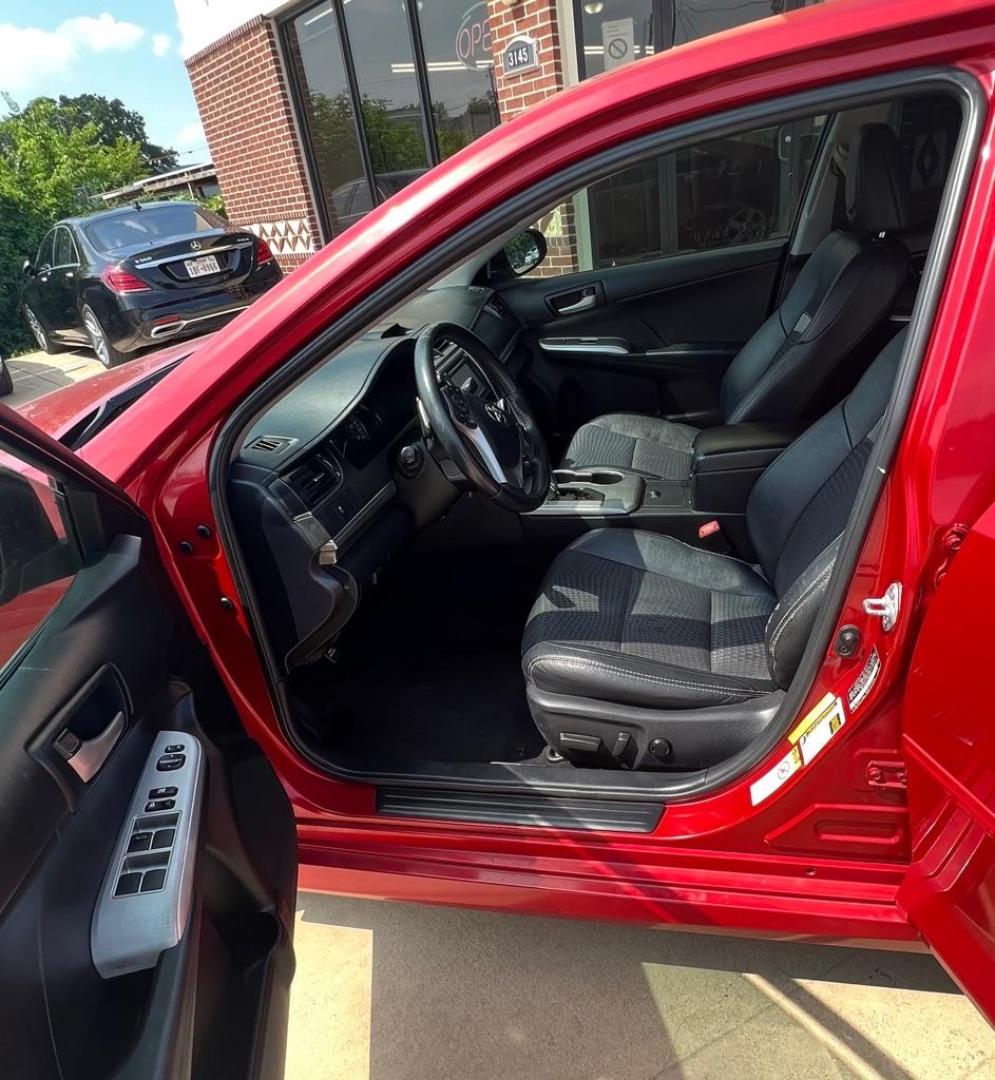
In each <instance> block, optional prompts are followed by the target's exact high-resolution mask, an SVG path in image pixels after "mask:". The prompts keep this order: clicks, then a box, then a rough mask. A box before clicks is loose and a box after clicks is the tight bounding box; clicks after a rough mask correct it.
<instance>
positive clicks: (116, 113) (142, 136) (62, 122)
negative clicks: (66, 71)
mask: <svg viewBox="0 0 995 1080" xmlns="http://www.w3.org/2000/svg"><path fill="white" fill-rule="evenodd" d="M35 110H42V111H43V112H44V113H45V115H46V116H49V117H50V118H51V119H52V121H53V122H54V123H56V124H57V125H58V126H59V127H60V128H62V129H63V130H64V131H67V132H68V131H70V130H73V129H76V128H85V127H87V125H89V124H93V125H94V127H95V128H96V129H97V139H98V141H99V142H101V143H102V144H103V145H104V146H107V147H113V146H115V145H116V144H117V142H118V141H119V140H120V139H124V140H125V141H127V142H133V143H138V146H139V150H140V153H141V158H142V166H143V168H144V170H145V175H146V176H154V175H156V174H157V173H163V172H169V171H170V170H171V169H175V168H177V167H178V166H179V159H178V157H177V154H176V151H175V150H172V149H169V148H167V147H163V146H158V145H157V144H156V143H153V142H149V137H148V133H147V132H146V130H145V119H144V117H143V116H142V114H141V113H139V112H136V111H135V110H134V109H127V108H125V105H124V102H123V101H122V100H121V99H120V98H106V97H104V96H103V95H101V94H78V95H76V97H68V96H67V95H66V94H60V95H59V97H58V100H56V99H54V98H49V97H38V98H35V99H34V100H33V101H30V102H28V104H27V105H26V106H25V107H24V109H23V110H17V109H15V110H14V111H20V112H21V115H22V116H30V115H31V114H32V113H33V112H34V111H35Z"/></svg>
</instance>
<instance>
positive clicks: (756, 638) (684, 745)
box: [522, 331, 906, 769]
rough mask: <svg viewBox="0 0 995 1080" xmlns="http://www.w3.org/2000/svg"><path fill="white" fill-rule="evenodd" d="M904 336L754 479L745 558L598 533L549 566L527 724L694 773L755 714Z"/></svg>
mask: <svg viewBox="0 0 995 1080" xmlns="http://www.w3.org/2000/svg"><path fill="white" fill-rule="evenodd" d="M905 337H906V332H905V331H902V332H901V333H899V334H898V335H897V336H896V337H895V338H894V339H893V340H892V341H891V343H890V344H889V345H888V346H887V347H886V348H885V349H884V351H883V352H882V353H881V354H880V355H879V356H878V358H877V359H876V360H875V361H874V363H873V364H872V365H871V367H870V368H869V369H868V370H867V372H866V373H865V374H864V376H863V378H862V379H861V381H860V382H859V383H858V385H857V387H856V388H855V389H854V391H853V393H852V394H851V395H850V396H849V397H848V398H846V399H845V400H844V401H843V402H841V403H840V404H839V405H837V406H836V407H835V408H834V409H833V410H832V411H831V412H829V413H827V414H826V415H825V416H824V417H822V419H821V420H819V421H817V422H816V423H815V424H814V425H813V426H812V427H811V428H809V429H808V430H807V431H806V432H805V433H804V434H803V435H802V436H800V437H799V438H798V439H796V440H795V442H793V443H792V444H791V445H790V446H789V447H788V448H787V449H786V450H785V451H784V453H783V454H781V456H780V457H779V458H778V459H777V460H776V461H775V462H774V463H773V464H772V465H771V466H770V468H769V469H767V471H766V472H765V473H764V474H763V475H762V476H761V477H760V479H759V480H758V481H757V483H756V485H755V486H754V489H753V491H752V493H751V495H750V500H749V503H748V505H747V511H746V521H747V527H748V529H749V534H750V539H751V541H752V543H753V546H754V548H755V550H756V553H757V557H758V560H759V565H758V566H752V565H750V564H748V563H746V562H742V561H741V560H739V559H734V558H730V557H728V556H724V555H718V554H715V553H713V552H710V551H704V550H701V549H699V548H693V547H689V546H688V545H686V544H683V543H681V542H680V541H679V540H675V539H673V538H672V537H669V536H662V535H659V534H656V533H649V532H640V531H636V530H631V529H621V528H619V529H600V530H597V531H594V532H590V533H586V534H585V535H583V536H582V537H580V539H578V540H576V541H574V542H573V543H572V544H571V545H570V546H569V547H568V548H567V549H566V550H565V551H563V552H561V554H560V555H558V556H557V558H556V559H555V560H554V561H553V564H552V565H551V567H550V568H549V571H548V572H547V575H546V578H545V581H544V582H543V586H542V591H541V592H540V594H539V597H538V599H537V600H536V602H535V605H534V606H533V608H532V611H531V613H530V615H529V617H528V621H527V624H526V627H525V635H524V640H523V643H522V666H523V671H524V674H525V679H526V687H527V694H528V700H529V707H530V709H531V711H532V716H533V719H534V720H535V722H536V724H537V726H538V727H539V730H540V732H541V733H542V735H543V737H544V738H545V739H546V742H547V743H548V744H549V746H550V747H551V748H552V749H553V750H555V751H557V752H559V753H561V754H562V755H563V756H564V757H566V758H568V759H569V760H571V761H574V762H576V763H578V764H594V765H602V766H604V765H618V766H622V767H627V768H660V767H669V768H682V769H698V768H705V767H707V766H709V765H713V764H715V763H717V762H719V761H721V760H723V759H725V758H727V757H730V756H731V755H732V754H734V753H736V752H738V751H739V750H741V749H742V748H743V747H744V746H746V745H747V744H748V743H749V742H750V741H751V740H752V739H753V738H755V737H756V736H757V735H758V734H759V732H760V731H761V730H762V729H763V727H764V726H765V725H766V724H767V722H769V720H770V719H771V717H772V716H773V714H774V712H775V711H776V709H777V707H778V705H779V704H780V701H781V698H782V697H783V691H784V689H785V688H786V687H787V686H788V684H789V683H790V682H791V679H792V677H793V676H794V674H795V671H796V669H797V667H798V664H799V662H800V660H801V656H802V653H803V651H804V649H805V645H806V643H807V642H808V638H809V634H810V632H811V629H812V625H813V623H814V621H815V616H816V613H817V612H818V610H819V606H820V605H821V603H822V600H823V596H824V594H825V591H826V587H827V585H828V582H829V578H830V575H831V573H832V570H833V566H834V564H835V561H836V556H837V553H838V551H839V548H840V544H841V541H842V538H843V533H844V531H845V529H846V524H847V520H848V518H849V516H850V510H851V507H852V506H853V503H854V500H855V498H856V495H857V490H858V488H859V486H860V483H861V478H862V476H863V473H864V466H865V465H866V463H867V460H868V457H869V456H870V453H871V449H872V447H873V444H874V439H875V435H876V433H877V431H878V428H879V426H880V421H881V418H882V416H883V415H884V411H885V408H886V406H887V404H888V400H889V398H890V396H891V390H892V385H893V383H894V380H895V373H896V371H897V369H898V361H899V358H900V356H901V351H902V346H903V344H904V341H905Z"/></svg>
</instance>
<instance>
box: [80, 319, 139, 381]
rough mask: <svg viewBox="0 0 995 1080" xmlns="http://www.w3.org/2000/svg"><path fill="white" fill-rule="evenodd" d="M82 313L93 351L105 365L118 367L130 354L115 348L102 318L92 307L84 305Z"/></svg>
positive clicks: (84, 326)
mask: <svg viewBox="0 0 995 1080" xmlns="http://www.w3.org/2000/svg"><path fill="white" fill-rule="evenodd" d="M81 314H82V316H83V328H84V329H85V330H86V335H87V337H88V338H89V339H90V344H91V345H92V346H93V351H94V352H95V353H96V354H97V359H98V360H99V361H100V362H101V363H102V364H103V365H104V367H106V368H112V367H117V365H118V364H120V363H122V362H123V361H124V360H127V359H128V354H127V353H126V352H121V350H120V349H115V348H114V346H113V345H112V344H111V343H110V339H109V338H108V337H107V333H106V331H105V330H104V328H103V327H102V326H101V325H100V320H99V319H98V318H97V316H96V315H94V313H93V309H92V308H89V307H84V308H83V311H82V313H81Z"/></svg>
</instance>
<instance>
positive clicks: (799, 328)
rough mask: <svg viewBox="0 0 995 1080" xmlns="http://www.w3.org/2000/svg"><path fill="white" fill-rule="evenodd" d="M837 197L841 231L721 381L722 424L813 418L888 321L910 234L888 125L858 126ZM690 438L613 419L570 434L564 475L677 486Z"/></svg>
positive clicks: (673, 427)
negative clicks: (843, 367)
mask: <svg viewBox="0 0 995 1080" xmlns="http://www.w3.org/2000/svg"><path fill="white" fill-rule="evenodd" d="M845 195H846V215H847V221H848V223H849V229H847V230H845V231H844V230H836V231H835V232H831V233H830V234H829V235H828V236H827V237H826V238H825V239H824V240H823V241H822V243H821V244H819V246H818V247H817V248H816V249H815V251H814V252H813V253H812V255H811V257H810V258H809V260H808V261H807V262H806V263H805V265H804V267H802V270H801V273H799V275H798V277H797V278H796V280H795V282H794V284H793V285H792V287H791V289H790V291H789V292H788V294H787V296H785V297H784V300H783V301H782V303H781V305H780V307H779V308H778V309H777V310H776V311H775V312H774V313H773V314H772V315H771V316H770V318H768V319H767V321H766V322H765V323H764V324H763V326H761V327H760V329H759V330H757V332H756V333H755V334H754V335H753V337H751V338H750V340H749V341H748V342H747V343H746V344H745V345H744V346H743V347H742V348H741V349H740V350H739V352H738V353H737V354H736V356H735V357H734V358H733V361H732V363H731V364H730V365H729V368H728V370H727V371H726V373H725V375H724V376H723V378H722V383H721V385H720V387H719V412H720V414H721V417H722V421H721V422H722V423H723V424H744V423H750V422H754V421H767V422H772V423H792V422H794V421H796V420H805V419H806V418H809V417H811V409H812V403H813V401H814V400H816V399H817V398H818V396H819V395H820V393H821V392H822V390H823V388H825V387H826V386H829V385H830V382H831V380H832V379H833V378H834V376H835V374H836V372H837V370H838V369H839V366H840V364H841V363H842V362H843V361H844V360H845V359H846V358H847V357H848V356H849V355H850V353H851V352H853V350H854V349H856V348H857V346H859V345H860V343H861V342H862V341H863V340H864V339H865V338H866V337H867V336H868V335H869V334H870V333H871V331H873V330H874V329H875V327H876V326H878V325H879V324H880V323H881V321H882V320H883V319H884V318H886V317H887V315H888V314H889V313H890V312H891V310H892V308H893V306H894V304H895V299H896V298H897V296H898V293H899V291H900V289H901V288H902V285H903V284H904V283H905V281H906V279H907V278H908V275H909V265H910V263H909V252H908V249H907V248H906V247H905V245H904V244H903V243H902V242H901V240H899V239H897V238H896V237H895V236H894V233H896V232H899V231H901V230H902V229H905V228H907V227H908V223H909V213H910V210H909V206H910V194H909V183H908V177H907V175H906V170H905V169H903V167H902V155H901V148H900V146H899V142H898V137H897V136H896V135H895V133H894V131H892V129H891V128H890V127H889V126H888V125H887V124H864V126H863V127H861V129H860V130H859V132H858V133H857V135H856V137H855V138H854V140H853V144H852V146H851V148H850V153H849V154H848V155H847V162H846V181H845ZM697 434H698V429H697V428H695V427H692V426H691V425H690V424H681V423H676V422H674V421H672V420H664V419H663V418H661V417H657V416H641V415H638V414H636V413H611V414H609V415H607V416H599V417H598V418H597V419H595V420H592V421H590V423H587V424H584V425H583V426H582V427H580V428H578V429H577V431H576V432H575V433H574V436H573V438H572V439H571V441H570V445H569V446H568V447H567V452H566V454H565V455H564V458H563V463H562V467H563V468H567V469H587V468H594V467H597V468H606V467H608V468H616V469H625V470H628V471H630V472H638V473H643V474H644V475H647V476H653V477H656V478H657V479H660V480H681V481H684V480H687V479H688V477H689V476H690V474H691V458H692V454H693V446H694V439H695V436H696V435H697Z"/></svg>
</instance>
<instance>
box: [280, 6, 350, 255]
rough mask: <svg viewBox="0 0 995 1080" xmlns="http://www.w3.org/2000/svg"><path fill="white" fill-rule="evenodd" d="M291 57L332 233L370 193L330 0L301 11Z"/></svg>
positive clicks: (291, 29) (292, 28) (291, 32)
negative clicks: (357, 203) (358, 202)
mask: <svg viewBox="0 0 995 1080" xmlns="http://www.w3.org/2000/svg"><path fill="white" fill-rule="evenodd" d="M287 41H288V46H289V48H288V50H287V51H288V62H289V63H290V64H291V65H292V67H293V68H294V71H295V74H296V76H297V82H298V85H299V86H300V97H301V102H300V104H301V110H302V112H303V114H304V115H303V120H304V123H305V125H306V127H307V129H308V134H309V135H310V138H311V147H312V151H313V154H314V161H315V165H316V172H317V176H316V178H315V179H316V182H317V184H318V187H319V189H320V191H321V194H322V196H323V200H324V203H325V207H326V210H327V214H328V223H329V226H330V228H331V232H332V235H333V236H334V235H337V234H338V233H340V232H342V230H343V229H346V228H348V227H349V226H350V225H351V224H352V223H353V222H354V221H356V220H358V218H359V217H360V216H362V214H361V213H359V214H356V213H354V212H353V211H352V210H351V207H352V205H353V204H354V203H356V202H357V199H358V200H360V201H361V202H363V203H364V204H365V206H366V209H369V206H370V192H369V187H368V185H367V182H366V176H365V173H364V170H363V159H362V155H361V153H360V148H359V138H358V135H357V132H356V117H355V114H354V112H353V105H352V96H351V94H350V93H349V82H348V79H347V77H346V68H345V60H344V58H343V53H342V41H341V38H340V35H339V27H338V23H337V21H336V19H335V13H334V11H333V9H332V5H331V3H330V2H329V0H325V2H324V3H322V4H319V5H318V6H317V7H314V8H311V9H310V10H309V11H305V12H304V13H303V14H301V15H298V16H297V18H295V19H294V20H293V21H292V22H291V23H290V24H289V26H288V33H287Z"/></svg>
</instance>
